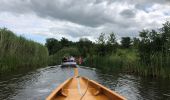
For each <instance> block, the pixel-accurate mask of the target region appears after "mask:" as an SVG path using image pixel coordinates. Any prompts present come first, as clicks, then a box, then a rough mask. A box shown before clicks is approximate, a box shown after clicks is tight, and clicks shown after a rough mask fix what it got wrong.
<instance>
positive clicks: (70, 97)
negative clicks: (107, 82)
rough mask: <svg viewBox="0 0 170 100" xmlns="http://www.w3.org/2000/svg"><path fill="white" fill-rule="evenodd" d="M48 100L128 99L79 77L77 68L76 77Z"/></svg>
mask: <svg viewBox="0 0 170 100" xmlns="http://www.w3.org/2000/svg"><path fill="white" fill-rule="evenodd" d="M46 100H126V98H124V97H123V96H121V95H119V94H118V93H116V92H113V91H111V90H110V89H108V88H106V87H104V86H102V85H101V84H99V83H97V82H95V81H93V80H89V79H88V78H85V77H80V76H78V69H77V68H75V72H74V76H73V77H71V78H69V79H67V80H66V81H65V82H64V83H62V84H61V85H60V86H59V87H57V88H56V89H55V90H54V91H53V92H52V93H51V94H50V95H49V96H48V97H47V98H46Z"/></svg>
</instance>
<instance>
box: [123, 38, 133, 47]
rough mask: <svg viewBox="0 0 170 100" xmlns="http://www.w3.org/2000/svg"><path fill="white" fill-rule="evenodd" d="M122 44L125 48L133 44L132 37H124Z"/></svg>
mask: <svg viewBox="0 0 170 100" xmlns="http://www.w3.org/2000/svg"><path fill="white" fill-rule="evenodd" d="M121 45H122V47H123V48H129V47H130V45H131V39H130V37H122V40H121Z"/></svg>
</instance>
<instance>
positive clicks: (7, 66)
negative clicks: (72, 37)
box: [0, 28, 48, 72]
mask: <svg viewBox="0 0 170 100" xmlns="http://www.w3.org/2000/svg"><path fill="white" fill-rule="evenodd" d="M47 60H48V50H47V48H46V47H45V46H43V45H42V44H39V43H36V42H34V41H31V40H27V39H25V38H24V37H22V36H16V35H15V34H14V33H13V32H12V31H10V30H7V29H5V28H4V29H0V72H2V71H12V70H18V69H20V68H23V69H27V68H36V67H41V66H46V65H47Z"/></svg>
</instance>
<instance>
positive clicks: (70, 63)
mask: <svg viewBox="0 0 170 100" xmlns="http://www.w3.org/2000/svg"><path fill="white" fill-rule="evenodd" d="M61 67H77V62H76V61H75V58H74V57H71V58H69V59H66V58H64V59H63V60H62V63H61Z"/></svg>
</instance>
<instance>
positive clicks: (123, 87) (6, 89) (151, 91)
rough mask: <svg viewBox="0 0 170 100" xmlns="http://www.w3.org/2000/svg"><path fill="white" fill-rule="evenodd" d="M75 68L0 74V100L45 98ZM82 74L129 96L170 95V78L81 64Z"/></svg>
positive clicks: (156, 97)
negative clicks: (120, 72)
mask: <svg viewBox="0 0 170 100" xmlns="http://www.w3.org/2000/svg"><path fill="white" fill-rule="evenodd" d="M73 74H74V73H73V69H72V68H60V66H49V67H46V68H40V69H37V70H34V71H29V72H23V73H19V74H11V75H5V76H1V77H0V100H3V99H5V100H7V99H9V100H11V99H12V100H25V99H27V100H37V99H38V100H44V99H45V97H46V96H48V95H49V93H50V92H51V91H52V90H53V89H55V88H56V87H57V86H58V85H60V84H61V83H62V82H64V81H65V80H66V79H67V78H69V77H70V76H73ZM79 74H80V75H81V76H85V77H88V78H90V79H93V80H95V81H97V82H99V83H100V84H103V85H104V86H106V87H108V88H110V89H112V90H115V91H116V92H118V93H120V94H121V95H123V96H125V97H126V98H127V99H129V100H147V99H148V100H150V99H154V100H161V99H162V100H167V99H170V98H169V97H170V96H168V95H170V86H169V84H170V80H168V79H166V80H156V79H151V78H141V77H136V76H133V75H126V74H117V73H112V74H111V75H110V74H104V73H102V72H101V71H99V70H97V69H94V68H88V67H79Z"/></svg>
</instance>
